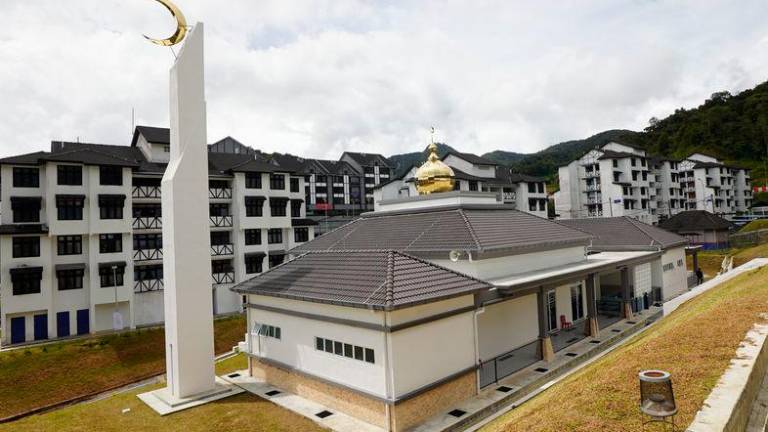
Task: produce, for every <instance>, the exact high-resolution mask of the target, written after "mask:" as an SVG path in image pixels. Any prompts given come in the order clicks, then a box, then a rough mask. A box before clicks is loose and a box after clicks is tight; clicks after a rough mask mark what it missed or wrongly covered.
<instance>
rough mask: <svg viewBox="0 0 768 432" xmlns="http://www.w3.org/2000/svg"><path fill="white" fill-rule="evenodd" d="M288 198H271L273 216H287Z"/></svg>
mask: <svg viewBox="0 0 768 432" xmlns="http://www.w3.org/2000/svg"><path fill="white" fill-rule="evenodd" d="M287 204H288V203H287V200H286V199H285V198H270V199H269V211H270V214H271V215H272V216H287V214H288V213H287V209H286V207H288V206H287Z"/></svg>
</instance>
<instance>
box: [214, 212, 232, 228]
mask: <svg viewBox="0 0 768 432" xmlns="http://www.w3.org/2000/svg"><path fill="white" fill-rule="evenodd" d="M208 220H209V221H210V222H211V228H229V227H231V226H232V215H228V216H208Z"/></svg>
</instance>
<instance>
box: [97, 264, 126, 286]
mask: <svg viewBox="0 0 768 432" xmlns="http://www.w3.org/2000/svg"><path fill="white" fill-rule="evenodd" d="M124 273H125V263H117V264H102V265H100V266H99V279H100V282H101V287H102V288H106V287H113V286H123V274H124Z"/></svg>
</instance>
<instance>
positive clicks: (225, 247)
mask: <svg viewBox="0 0 768 432" xmlns="http://www.w3.org/2000/svg"><path fill="white" fill-rule="evenodd" d="M234 253H235V250H234V247H233V246H232V243H229V244H220V245H211V256H221V255H233V254H234Z"/></svg>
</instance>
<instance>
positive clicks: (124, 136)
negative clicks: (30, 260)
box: [0, 0, 768, 158]
mask: <svg viewBox="0 0 768 432" xmlns="http://www.w3.org/2000/svg"><path fill="white" fill-rule="evenodd" d="M177 4H178V5H179V6H180V7H181V8H182V10H183V11H184V12H185V14H186V15H187V18H188V19H189V20H190V21H191V22H194V21H197V20H200V21H204V22H205V23H206V30H207V34H206V37H207V40H206V42H207V45H206V56H207V58H206V61H207V70H206V74H207V99H208V119H209V128H208V130H209V139H210V140H211V141H214V140H216V139H219V138H221V137H223V136H225V135H232V136H234V137H236V138H237V139H239V140H241V141H242V142H244V143H246V144H248V145H251V146H254V147H257V148H261V149H264V150H267V151H274V150H276V151H283V152H285V151H288V152H292V153H295V154H302V155H305V156H313V157H326V158H336V157H338V156H339V154H340V153H341V152H342V151H343V150H349V149H357V150H365V151H376V152H380V153H383V154H385V155H389V154H392V153H397V152H404V151H415V150H417V149H420V148H422V146H423V145H424V144H425V143H426V141H427V139H428V132H427V131H428V129H429V127H430V126H433V125H434V126H436V127H437V128H438V138H440V139H441V140H444V141H446V142H448V143H450V144H452V145H454V146H456V147H457V148H460V149H462V150H465V151H473V152H477V153H482V152H485V151H490V150H494V149H504V150H509V151H517V152H531V151H536V150H539V149H542V148H544V147H546V146H548V145H551V144H554V143H556V142H559V141H564V140H568V139H575V138H582V137H585V136H588V135H590V134H593V133H596V132H599V131H601V130H605V129H609V128H633V129H641V128H643V127H644V126H645V125H646V122H647V120H648V118H650V117H651V116H656V117H663V116H665V115H668V114H669V113H671V112H672V111H673V110H674V109H675V108H678V107H680V106H687V107H690V106H695V105H697V104H698V103H701V102H702V101H703V100H704V99H705V98H706V97H708V96H709V95H710V94H711V93H713V92H715V91H719V90H730V91H732V92H737V91H739V90H743V89H745V88H748V87H752V86H754V85H755V84H757V83H759V82H762V81H763V80H765V78H766V75H767V74H768V54H766V52H768V51H767V50H766V49H765V48H766V45H767V44H768V42H767V41H768V30H766V29H765V28H764V25H763V23H762V17H764V16H765V15H766V12H768V4H765V2H762V1H742V2H739V5H738V7H734V5H733V3H732V2H727V1H721V2H706V3H704V2H698V1H694V0H690V1H688V2H646V1H633V0H625V1H597V0H595V1H560V2H557V3H551V2H535V3H534V2H525V3H524V2H505V1H490V0H489V1H485V2H471V3H470V2H459V1H440V2H438V1H424V2H373V1H341V0H325V1H291V2H286V1H265V2H250V1H228V2H210V1H203V0H177ZM0 16H3V17H4V26H2V27H0V100H2V104H1V105H0V136H2V137H3V141H2V142H0V155H3V156H6V155H11V154H17V153H21V152H26V151H35V150H39V149H46V148H48V146H49V141H50V140H52V139H76V138H77V137H80V139H81V140H87V141H92V142H106V143H116V144H127V143H128V141H129V139H130V116H131V108H135V110H136V113H137V122H138V123H140V124H152V125H165V124H167V121H168V120H167V119H168V114H167V112H168V106H167V104H168V100H167V99H168V96H167V80H168V68H169V67H170V66H171V63H172V55H171V54H170V52H169V51H167V50H166V49H163V48H159V47H156V46H153V45H150V44H149V43H147V42H146V41H145V40H144V39H143V38H142V37H141V34H142V33H147V34H150V35H152V36H163V35H165V34H167V33H169V32H170V31H171V29H172V27H173V23H172V20H171V19H170V17H169V16H168V14H167V13H166V12H165V11H164V10H163V8H162V7H161V6H160V5H158V4H157V3H155V2H153V1H150V0H141V1H131V2H124V1H118V0H78V1H67V2H60V1H55V0H36V1H28V0H4V1H3V2H2V3H0Z"/></svg>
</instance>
